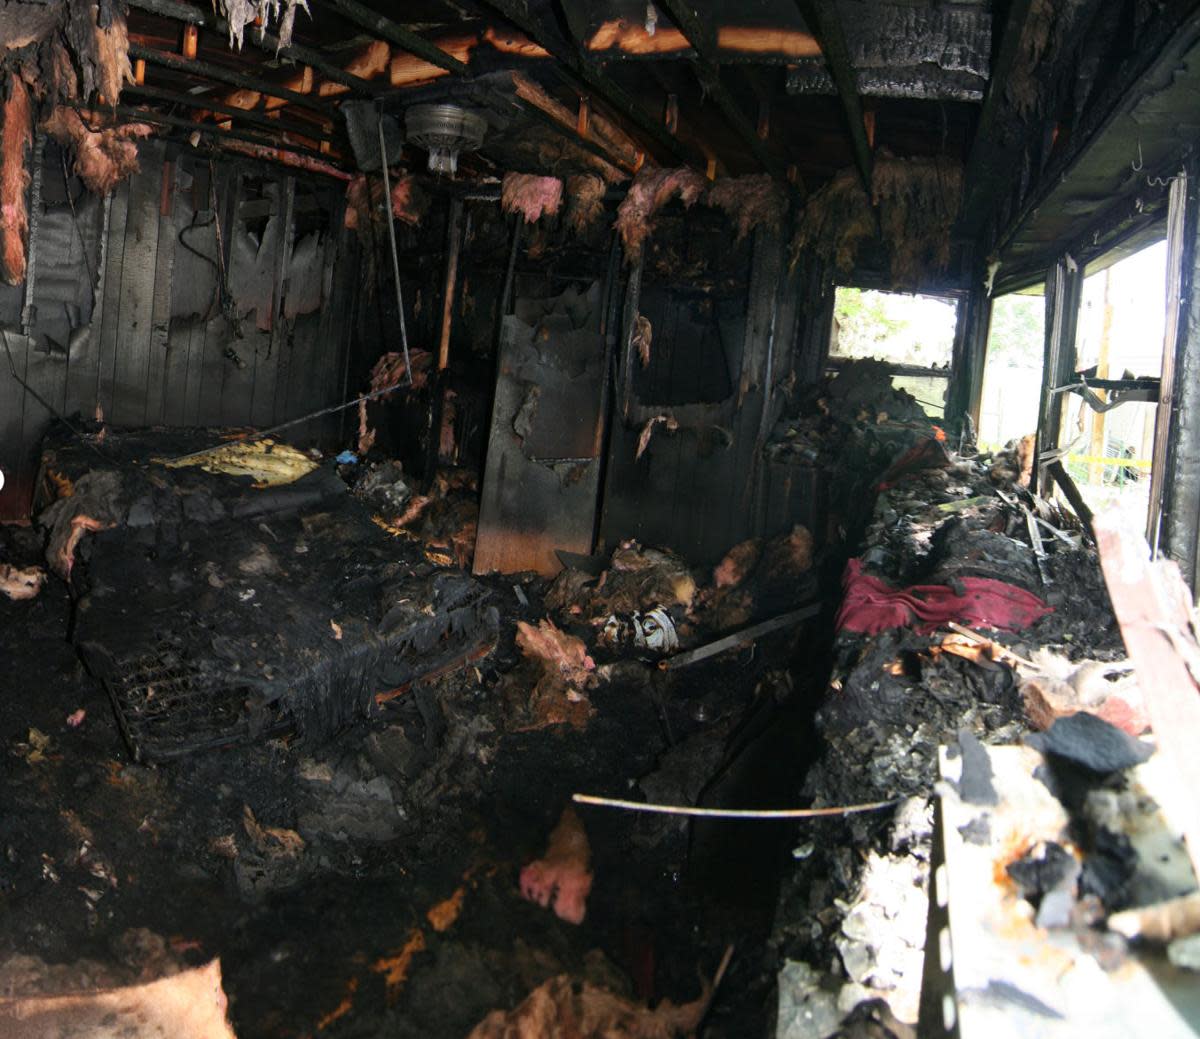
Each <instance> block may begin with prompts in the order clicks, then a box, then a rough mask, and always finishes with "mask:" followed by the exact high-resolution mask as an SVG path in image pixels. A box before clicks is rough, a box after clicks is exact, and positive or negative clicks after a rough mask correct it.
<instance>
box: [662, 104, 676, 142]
mask: <svg viewBox="0 0 1200 1039" xmlns="http://www.w3.org/2000/svg"><path fill="white" fill-rule="evenodd" d="M663 122H664V123H665V124H666V127H667V133H669V134H672V135H674V134H677V133H678V132H679V95H678V94H668V95H667V108H666V111H665V112H664V113H663Z"/></svg>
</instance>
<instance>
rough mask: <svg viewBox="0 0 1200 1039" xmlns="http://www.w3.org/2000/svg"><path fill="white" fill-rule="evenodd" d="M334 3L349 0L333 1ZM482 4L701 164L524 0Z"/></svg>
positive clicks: (681, 156) (677, 152)
mask: <svg viewBox="0 0 1200 1039" xmlns="http://www.w3.org/2000/svg"><path fill="white" fill-rule="evenodd" d="M335 2H337V3H345V2H349V0H335ZM483 3H484V4H486V5H487V6H488V7H490V8H492V9H493V10H495V11H497V12H499V13H500V14H502V15H503V16H504V17H505V18H507V19H508V20H509V21H510V22H512V24H513V25H515V26H516V27H517V28H518V29H520V30H521V32H523V33H524V34H525V35H526V36H528V37H529V39H530V40H532V41H533V42H534V43H536V44H537V45H538V46H539V47H541V48H542V49H544V50H545V51H546V52H547V53H548V54H549V55H550V56H551V57H552V58H554V59H555V60H556V61H557V62H558V63H559V64H560V65H561V66H563V68H564V70H565V72H566V73H568V74H569V75H570V76H571V78H573V79H575V80H578V81H579V82H580V83H581V84H582V85H583V88H584V91H583V92H585V93H590V94H591V95H592V96H593V97H594V98H596V99H598V100H601V101H603V102H605V104H606V105H608V107H609V108H610V109H612V111H613V112H614V114H616V115H617V116H618V117H619V118H623V119H627V120H629V122H631V123H633V124H634V126H635V127H636V128H637V129H638V131H639V132H640V133H641V134H642V135H643V136H645V137H646V138H648V139H649V140H651V141H653V142H654V143H655V144H656V145H657V146H658V147H659V148H660V149H661V150H662V151H664V152H666V153H668V154H670V155H672V156H673V157H674V158H675V159H676V160H682V161H684V162H687V163H691V164H694V165H700V164H702V162H703V160H702V158H701V157H700V156H698V155H695V154H693V152H692V149H690V148H688V147H687V146H686V145H685V144H684V143H683V142H682V141H680V140H678V139H677V138H676V137H674V136H672V135H671V134H670V133H668V132H667V129H666V127H665V126H664V125H663V124H662V122H661V120H660V119H659V118H658V117H656V116H653V115H651V114H650V113H648V112H647V111H646V110H645V109H644V108H642V106H641V105H640V104H639V103H638V101H637V99H636V98H634V97H633V96H632V95H630V94H629V93H627V92H626V91H625V90H624V89H623V88H622V87H620V86H619V85H618V84H617V83H616V82H614V80H613V79H612V78H611V77H610V76H607V75H605V73H604V72H603V71H601V69H600V68H599V67H597V66H596V65H594V64H593V63H592V61H591V60H590V59H588V58H586V57H585V56H584V55H583V54H582V53H581V52H580V51H579V50H577V49H576V48H574V47H571V46H564V45H563V44H561V43H559V42H558V41H556V40H554V39H552V38H550V36H549V34H548V33H546V32H545V31H544V30H543V28H542V26H541V25H540V24H539V23H538V22H537V20H536V19H534V18H533V17H531V16H530V14H529V12H528V9H527V7H526V5H525V3H524V0H483Z"/></svg>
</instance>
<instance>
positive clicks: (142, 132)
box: [42, 105, 154, 195]
mask: <svg viewBox="0 0 1200 1039" xmlns="http://www.w3.org/2000/svg"><path fill="white" fill-rule="evenodd" d="M42 129H43V130H45V131H46V132H47V133H48V134H49V135H50V136H51V137H53V138H54V139H55V140H56V141H58V142H59V143H60V144H64V145H68V146H69V147H71V148H72V150H73V151H74V153H75V163H74V171H75V174H76V176H78V177H79V179H80V180H82V181H83V183H84V184H85V185H86V186H87V188H88V190H89V191H94V192H95V193H96V194H97V195H107V194H108V193H109V192H110V191H112V189H113V188H115V187H116V186H117V185H118V184H119V183H120V182H121V181H123V180H124V179H125V178H126V177H128V176H129V175H130V174H132V173H136V172H137V171H138V148H137V139H138V138H139V137H148V136H150V135H151V134H152V133H154V128H153V127H151V126H149V125H147V124H146V123H122V124H121V125H120V126H110V127H107V128H105V129H100V130H93V129H91V128H90V127H89V126H87V125H86V124H85V123H84V121H83V117H82V116H81V115H80V113H79V112H77V111H76V110H75V109H73V108H67V107H66V106H64V105H60V106H59V107H58V108H56V109H54V111H53V112H51V113H50V115H49V117H47V119H46V120H45V121H44V122H43V123H42Z"/></svg>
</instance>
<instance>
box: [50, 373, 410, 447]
mask: <svg viewBox="0 0 1200 1039" xmlns="http://www.w3.org/2000/svg"><path fill="white" fill-rule="evenodd" d="M400 388H401V387H400V386H398V385H397V386H385V387H384V388H383V389H380V390H372V391H371V392H370V393H364V394H363V395H362V396H361V397H355V398H354V399H353V400H347V401H343V402H342V403H341V404H330V405H329V406H328V407H325V408H319V409H318V410H317V411H310V412H309V413H308V414H307V415H301V416H300V417H299V418H291V419H288V420H287V421H286V422H280V423H279V424H278V425H275V426H270V427H269V428H267V429H259V430H256V431H255V432H253V433H246V434H245V435H243V436H237V437H231V438H230V439H228V440H223V441H221V443H219V444H213V445H212V447H202V448H200V450H199V451H189V452H188V453H187V454H185V455H176V456H175V457H174V458H169V459H167V461H169V462H183V461H186V460H187V459H189V458H200V457H201V456H202V455H209V454H212V453H213V452H214V451H220V450H221V448H223V447H228V446H229V445H230V444H242V443H252V442H253V441H255V440H261V439H262V438H263V437H269V436H272V435H274V434H275V433H278V432H280V431H282V430H284V429H291V427H292V426H299V425H302V424H303V423H305V422H311V421H312V420H313V419H315V418H322V417H323V416H325V415H332V414H333V413H334V412H337V411H344V410H345V409H346V408H353V407H355V406H356V405H359V404H362V403H363V402H364V401H369V400H375V399H376V398H377V397H386V396H387V395H388V394H389V393H395V392H396V391H397V390H399V389H400ZM48 406H49V405H47V407H48Z"/></svg>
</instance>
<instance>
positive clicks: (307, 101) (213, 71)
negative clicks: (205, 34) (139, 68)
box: [129, 43, 335, 119]
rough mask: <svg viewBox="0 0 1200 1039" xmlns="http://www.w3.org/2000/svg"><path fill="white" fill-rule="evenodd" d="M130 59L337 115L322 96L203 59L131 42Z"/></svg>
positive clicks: (325, 114)
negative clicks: (235, 70)
mask: <svg viewBox="0 0 1200 1039" xmlns="http://www.w3.org/2000/svg"><path fill="white" fill-rule="evenodd" d="M129 56H130V57H131V58H134V59H137V58H141V59H142V60H143V61H148V62H151V63H152V64H155V65H162V66H163V67H164V68H169V69H172V70H174V71H175V72H183V73H187V74H191V75H194V76H203V77H206V78H207V79H214V80H217V81H218V82H220V83H228V84H229V85H230V86H234V87H240V88H241V89H243V90H252V91H255V92H256V93H259V94H265V95H267V96H268V97H275V98H279V99H280V100H281V101H287V102H289V103H291V104H293V105H298V106H299V107H301V108H307V109H310V110H311V111H313V112H317V113H319V114H320V115H323V116H325V117H326V118H327V119H332V118H333V115H334V112H335V109H334V106H333V105H332V104H330V103H329V102H328V101H322V100H321V99H320V98H318V97H314V96H312V95H310V94H299V93H297V92H296V91H294V90H289V89H288V88H287V87H284V86H280V85H279V84H277V83H269V82H267V81H266V80H262V79H258V78H257V77H255V76H247V75H244V74H242V73H241V72H234V71H232V70H231V69H227V68H223V67H222V66H220V65H214V64H213V63H212V62H208V61H201V60H200V59H199V58H183V57H180V56H179V55H178V54H168V53H167V52H166V51H160V50H156V49H155V48H153V47H143V46H142V45H141V44H137V43H130V45H129Z"/></svg>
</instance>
